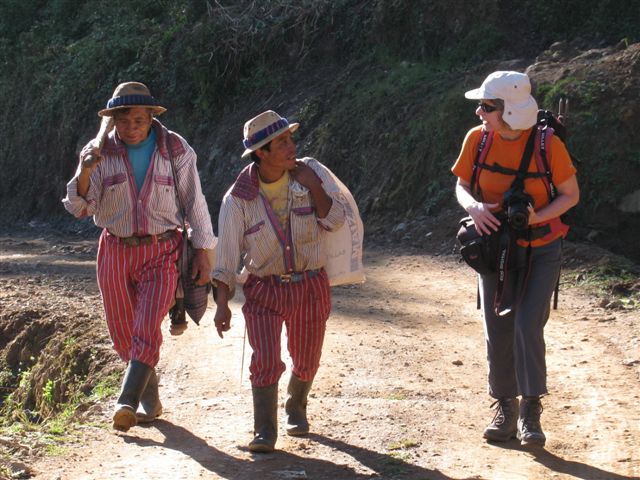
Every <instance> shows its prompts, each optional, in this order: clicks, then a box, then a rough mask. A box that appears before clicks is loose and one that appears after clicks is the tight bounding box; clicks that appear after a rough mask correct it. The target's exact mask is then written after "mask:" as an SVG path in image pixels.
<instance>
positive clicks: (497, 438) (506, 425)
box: [482, 398, 518, 442]
mask: <svg viewBox="0 0 640 480" xmlns="http://www.w3.org/2000/svg"><path fill="white" fill-rule="evenodd" d="M491 407H492V408H494V407H495V409H496V413H495V415H494V416H493V420H492V421H491V423H490V424H489V426H488V427H487V428H485V430H484V433H483V435H482V436H483V437H484V438H486V439H487V440H490V441H492V442H508V441H509V440H511V439H512V438H514V437H515V436H516V433H517V431H518V399H517V398H500V399H498V400H496V401H495V402H493V404H492V405H491Z"/></svg>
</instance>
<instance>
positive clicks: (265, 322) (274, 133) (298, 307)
mask: <svg viewBox="0 0 640 480" xmlns="http://www.w3.org/2000/svg"><path fill="white" fill-rule="evenodd" d="M298 126H299V125H298V124H297V123H292V124H289V122H288V121H287V119H286V118H283V117H281V116H280V115H278V114H277V113H276V112H273V111H271V110H269V111H266V112H264V113H261V114H260V115H258V116H256V117H255V118H252V119H251V120H249V121H248V122H246V123H245V125H244V141H243V143H244V147H245V151H244V153H243V154H242V157H243V158H245V157H249V156H251V158H252V159H253V163H251V164H250V165H248V166H247V167H246V168H244V170H242V172H241V173H240V175H239V176H238V178H237V180H236V181H235V183H234V184H233V185H232V186H231V188H230V189H229V191H228V192H227V193H226V195H225V196H224V199H223V201H222V206H221V210H220V216H219V220H218V228H219V231H218V235H219V244H218V255H217V257H216V266H215V268H214V272H213V277H214V281H216V282H217V285H218V293H217V298H216V302H217V310H216V315H215V324H216V328H217V330H218V334H219V335H220V337H222V335H223V332H225V331H227V330H229V328H230V321H231V311H230V309H229V306H228V300H229V297H230V291H233V290H234V288H235V274H236V268H237V266H238V264H239V262H240V258H241V255H242V254H244V256H243V257H242V258H243V263H244V267H245V268H246V269H247V270H248V272H249V276H248V278H247V280H246V282H245V283H244V287H243V291H244V296H245V300H246V301H245V304H244V306H243V307H242V312H243V314H244V317H245V321H246V326H247V334H248V338H249V344H250V345H251V347H252V349H253V355H252V356H251V364H250V366H249V370H250V372H251V385H252V393H253V407H254V438H253V440H252V441H251V443H250V444H249V449H250V450H251V451H254V452H271V451H273V450H274V448H275V443H276V439H277V436H278V428H277V402H278V381H279V379H280V376H281V375H282V373H283V372H284V371H285V364H284V363H283V362H282V359H281V358H280V336H281V332H282V324H283V323H284V324H285V325H286V328H287V347H288V350H289V353H290V355H291V359H292V362H293V368H292V372H291V378H290V381H289V385H288V388H287V400H286V403H285V410H286V414H287V422H286V423H287V426H286V430H287V434H289V435H306V434H307V433H308V432H309V423H308V421H307V415H306V410H307V396H308V394H309V390H310V389H311V383H312V381H313V378H314V376H315V374H316V372H317V371H318V367H319V366H320V356H321V353H322V344H323V341H324V333H325V326H326V321H327V319H328V317H329V312H330V310H331V294H330V287H329V281H328V278H327V273H326V271H325V269H324V268H323V267H324V265H325V263H326V256H327V252H325V244H324V235H325V233H326V232H327V231H334V230H336V229H338V228H339V227H340V226H341V225H342V224H343V222H344V221H345V210H344V205H343V203H342V201H341V200H340V199H339V196H338V195H336V194H333V193H331V194H329V193H327V190H326V189H325V188H323V182H322V181H321V180H320V177H319V176H318V174H319V172H320V168H326V167H323V166H319V164H318V162H311V163H310V164H312V165H314V168H312V167H311V166H308V165H307V164H306V163H305V162H303V161H301V160H298V159H296V145H295V143H294V141H293V138H292V133H293V132H294V131H296V130H297V129H298ZM315 168H317V169H318V172H316V170H314V169H315Z"/></svg>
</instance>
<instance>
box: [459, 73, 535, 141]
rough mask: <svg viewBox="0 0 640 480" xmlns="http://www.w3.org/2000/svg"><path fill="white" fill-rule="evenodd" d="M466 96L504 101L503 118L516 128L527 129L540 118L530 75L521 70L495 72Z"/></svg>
mask: <svg viewBox="0 0 640 480" xmlns="http://www.w3.org/2000/svg"><path fill="white" fill-rule="evenodd" d="M464 96H465V97H466V98H470V99H475V100H481V99H486V100H495V99H497V98H499V99H501V100H502V101H504V112H503V113H502V119H503V120H504V121H505V122H506V123H507V124H508V125H509V126H510V127H511V128H513V129H514V130H526V129H527V128H530V127H532V126H533V125H535V124H536V121H537V120H538V104H537V103H536V101H535V99H534V98H533V97H532V96H531V82H530V81H529V77H528V76H527V75H526V74H524V73H520V72H493V73H492V74H491V75H489V76H488V77H487V78H486V79H485V80H484V82H482V85H480V88H476V89H474V90H469V91H468V92H466V93H465V94H464Z"/></svg>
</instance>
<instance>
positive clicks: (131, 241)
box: [121, 237, 140, 247]
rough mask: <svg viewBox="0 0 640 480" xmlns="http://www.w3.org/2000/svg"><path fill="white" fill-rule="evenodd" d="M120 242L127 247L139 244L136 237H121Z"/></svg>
mask: <svg viewBox="0 0 640 480" xmlns="http://www.w3.org/2000/svg"><path fill="white" fill-rule="evenodd" d="M121 241H122V243H123V244H124V245H125V246H127V247H136V246H138V245H139V244H140V241H139V240H138V239H137V237H123V238H122V239H121Z"/></svg>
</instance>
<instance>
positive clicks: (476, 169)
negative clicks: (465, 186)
mask: <svg viewBox="0 0 640 480" xmlns="http://www.w3.org/2000/svg"><path fill="white" fill-rule="evenodd" d="M491 142H493V132H488V131H486V130H485V129H484V128H483V129H482V137H480V141H479V142H478V151H477V153H476V158H475V160H474V161H473V170H472V172H471V182H470V183H471V193H472V194H474V195H475V194H476V193H477V194H478V195H479V197H480V198H482V192H481V191H480V172H481V171H482V166H483V165H485V162H486V160H487V154H488V153H489V148H491Z"/></svg>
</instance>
